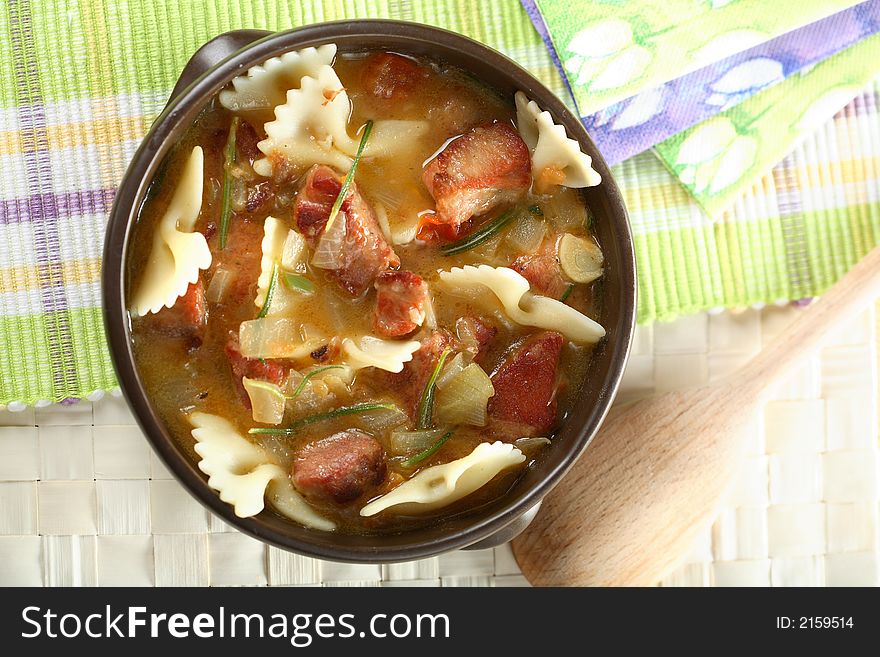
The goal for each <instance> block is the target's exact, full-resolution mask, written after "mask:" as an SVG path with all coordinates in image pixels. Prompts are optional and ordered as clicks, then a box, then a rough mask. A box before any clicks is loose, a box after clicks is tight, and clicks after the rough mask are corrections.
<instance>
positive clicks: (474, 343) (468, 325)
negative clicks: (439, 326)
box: [455, 317, 498, 363]
mask: <svg viewBox="0 0 880 657" xmlns="http://www.w3.org/2000/svg"><path fill="white" fill-rule="evenodd" d="M455 332H456V334H457V335H458V339H459V340H460V341H461V342H462V344H465V345H467V348H468V350H469V351H471V354H472V355H473V357H474V361H476V362H478V363H479V362H480V361H481V360H482V358H483V356H485V355H486V351H488V349H489V345H490V344H492V340H494V339H495V336H496V335H498V329H497V328H495V327H494V326H492V325H491V324H489V323H488V322H487V321H485V320H484V319H482V318H480V317H459V318H458V321H456V322H455Z"/></svg>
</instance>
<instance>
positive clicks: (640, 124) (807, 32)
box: [524, 0, 880, 165]
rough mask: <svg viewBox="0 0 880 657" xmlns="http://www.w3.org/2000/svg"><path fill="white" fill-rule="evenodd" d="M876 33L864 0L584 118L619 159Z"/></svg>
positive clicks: (877, 11)
mask: <svg viewBox="0 0 880 657" xmlns="http://www.w3.org/2000/svg"><path fill="white" fill-rule="evenodd" d="M524 2H525V3H530V2H532V0H524ZM532 6H534V5H532ZM542 25H543V22H542ZM545 29H546V28H545ZM877 32H880V0H870V1H869V2H863V3H862V4H860V5H856V6H855V7H851V8H850V9H846V10H844V11H841V12H839V13H837V14H834V15H832V16H829V17H828V18H824V19H822V20H820V21H816V22H815V23H811V24H809V25H806V26H804V27H802V28H799V29H797V30H794V31H792V32H789V33H788V34H783V35H782V36H780V37H777V38H775V39H772V40H770V41H768V42H766V43H763V44H761V45H759V46H756V47H754V48H750V49H748V50H744V51H743V52H741V53H739V54H737V55H734V56H733V57H728V58H726V59H723V60H721V61H719V62H716V63H714V64H712V65H710V66H707V67H705V68H701V69H699V70H697V71H694V72H693V73H688V74H687V75H684V76H682V77H680V78H677V79H675V80H670V81H669V82H667V83H665V84H662V85H660V86H659V87H655V88H652V89H647V90H645V91H642V92H641V93H639V94H636V95H635V96H632V97H631V98H628V99H626V100H623V101H620V102H619V103H614V104H613V105H610V106H609V107H606V108H605V109H603V110H600V111H599V112H596V113H595V114H592V115H589V116H584V117H583V121H584V125H585V126H586V127H587V130H589V131H590V135H591V136H592V137H593V140H594V141H595V142H596V143H597V144H598V145H599V148H600V150H601V151H602V154H603V155H604V156H605V159H606V160H607V161H608V163H609V164H612V165H613V164H617V163H618V162H622V161H623V160H625V159H626V158H628V157H632V156H633V155H636V154H637V153H641V152H642V151H645V150H647V149H649V148H651V147H652V146H654V145H656V144H659V143H660V142H661V141H663V140H664V139H668V138H669V137H672V136H673V135H674V134H676V133H678V132H681V131H682V130H686V129H687V128H690V127H692V126H694V125H696V124H697V123H699V122H700V121H703V120H705V119H707V118H709V117H711V116H713V115H715V114H717V113H718V112H721V111H724V110H726V109H728V108H730V107H733V106H734V105H736V104H738V103H741V102H742V101H744V100H746V99H747V98H750V97H751V96H753V95H754V94H756V93H758V92H759V91H761V90H762V89H766V88H768V87H771V86H773V85H774V84H778V83H779V82H782V81H783V80H785V79H786V78H789V77H791V76H792V75H794V74H795V73H799V72H801V71H805V70H806V69H808V68H809V67H811V66H813V65H815V64H817V63H818V62H821V61H823V60H825V59H827V58H828V57H831V56H832V55H835V54H837V53H838V52H840V51H842V50H844V49H846V48H847V47H849V46H851V45H853V44H855V43H858V42H859V41H861V40H862V39H864V38H866V37H869V36H871V35H872V34H876V33H877Z"/></svg>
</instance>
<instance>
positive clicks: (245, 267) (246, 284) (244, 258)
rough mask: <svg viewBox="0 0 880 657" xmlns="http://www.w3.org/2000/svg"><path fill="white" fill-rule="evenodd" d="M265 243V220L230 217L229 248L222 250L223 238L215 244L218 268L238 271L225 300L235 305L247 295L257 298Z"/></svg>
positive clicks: (215, 257)
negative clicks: (263, 222)
mask: <svg viewBox="0 0 880 657" xmlns="http://www.w3.org/2000/svg"><path fill="white" fill-rule="evenodd" d="M218 239H219V238H218ZM262 244H263V224H262V222H258V221H245V220H243V219H241V218H240V217H232V219H230V221H229V234H228V235H227V238H226V248H225V249H222V250H221V249H220V244H219V242H215V243H214V244H213V248H212V251H213V253H214V263H215V271H216V270H217V269H226V270H227V271H231V272H233V273H234V274H235V278H234V279H233V280H232V283H231V284H230V287H229V290H228V291H227V293H226V296H225V297H224V303H226V304H228V305H230V306H234V305H239V304H241V303H244V301H245V299H250V300H251V301H253V298H254V296H256V292H257V279H258V278H259V277H260V260H262V258H263V246H262Z"/></svg>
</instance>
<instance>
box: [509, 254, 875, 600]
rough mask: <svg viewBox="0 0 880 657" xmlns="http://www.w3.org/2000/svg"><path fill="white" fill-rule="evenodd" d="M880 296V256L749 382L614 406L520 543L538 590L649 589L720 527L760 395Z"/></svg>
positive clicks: (761, 359) (802, 324)
mask: <svg viewBox="0 0 880 657" xmlns="http://www.w3.org/2000/svg"><path fill="white" fill-rule="evenodd" d="M878 295H880V247H878V248H876V249H874V250H873V251H872V252H871V253H870V254H869V255H868V256H867V257H866V258H865V259H864V260H863V261H862V262H860V263H859V264H858V265H857V266H856V267H855V268H853V269H852V270H851V271H850V272H849V273H848V274H847V275H846V276H844V278H843V279H841V280H840V281H839V282H838V283H837V284H836V285H835V286H834V287H833V288H832V289H831V290H829V291H828V292H827V293H826V294H825V295H824V296H823V297H822V298H821V299H820V300H818V301H817V302H815V304H814V305H813V306H811V307H810V308H808V309H806V310H805V311H804V312H803V314H802V315H800V316H799V317H798V319H797V320H795V322H794V324H792V325H791V326H790V328H789V330H787V331H784V332H783V333H782V334H781V335H780V336H778V337H777V339H776V340H774V341H773V342H772V343H771V344H770V345H768V347H767V348H766V349H765V350H764V351H763V352H762V353H761V354H760V355H759V356H758V357H756V358H755V359H754V360H753V362H752V363H751V364H750V365H748V366H747V367H746V368H745V369H744V370H743V371H742V372H741V373H739V374H735V375H733V376H732V377H728V378H727V379H725V380H723V381H720V382H718V383H715V384H713V385H708V386H703V387H701V388H696V389H693V390H687V391H679V392H673V393H667V394H664V395H657V396H654V397H650V398H648V399H644V400H641V401H638V402H635V403H633V404H630V405H625V406H618V407H615V408H614V409H613V410H612V412H611V413H610V414H609V417H608V419H607V420H606V422H605V424H604V425H603V427H602V428H601V430H600V431H599V433H598V435H597V436H596V438H595V439H594V440H593V442H592V443H591V444H590V446H589V447H588V448H587V451H586V453H585V456H584V457H583V458H581V459H580V460H579V461H578V462H577V463H576V464H575V465H574V467H573V468H572V470H571V472H570V473H568V474H567V475H566V478H565V481H564V482H563V483H562V484H561V485H559V486H558V487H557V488H556V489H554V490H553V491H552V492H551V493H550V494H549V495H548V496H547V497H546V498H545V500H544V502H543V505H542V507H541V510H540V511H539V513H538V516H537V518H535V521H534V522H533V523H532V524H531V525H530V526H529V527H528V528H527V529H526V531H525V532H523V533H522V534H521V535H520V536H519V537H518V538H516V539H515V540H514V542H513V550H514V554H515V555H516V559H517V562H518V563H519V565H520V568H521V569H522V571H523V574H524V575H525V576H526V577H527V578H528V579H529V581H531V582H532V584H535V585H553V586H564V585H580V586H584V585H603V586H609V585H623V586H633V585H653V584H656V583H657V582H658V581H659V580H660V579H662V578H663V576H664V575H666V574H667V573H668V572H669V570H670V569H671V568H673V567H674V566H675V565H676V564H677V563H678V562H679V561H680V560H681V558H682V557H683V556H685V555H686V554H687V551H688V550H689V549H691V546H692V545H693V543H694V540H695V538H696V536H697V535H698V534H699V532H701V531H703V530H704V528H706V527H707V526H708V525H709V524H710V523H711V522H712V520H713V519H714V516H715V513H716V512H717V505H718V502H719V500H720V499H721V498H722V496H723V495H724V493H725V492H726V490H727V488H728V487H729V484H730V483H731V481H732V480H733V477H734V475H735V474H736V472H737V470H738V468H739V463H740V462H741V460H742V457H743V455H744V452H745V445H746V444H747V443H746V441H743V440H742V439H741V434H742V430H743V429H744V428H747V427H748V426H749V422H748V419H749V416H750V415H752V414H753V413H754V412H755V411H756V410H757V409H758V408H760V403H759V402H760V401H761V397H762V393H763V392H764V390H765V389H766V388H767V387H768V386H769V385H770V384H771V383H773V382H774V381H775V380H776V379H777V378H778V377H780V376H781V375H783V374H784V373H785V372H787V371H788V370H789V369H790V367H791V366H792V364H793V363H795V362H796V360H797V358H799V357H800V356H803V355H804V353H805V352H807V351H808V350H809V349H811V348H813V347H815V346H817V344H818V343H819V341H820V339H821V337H822V335H823V334H824V333H825V332H826V331H827V329H829V328H831V327H832V326H841V325H844V326H845V325H846V322H848V321H849V320H851V319H852V317H853V316H854V315H855V314H856V313H857V312H858V311H859V310H861V309H862V308H863V307H864V305H865V304H866V303H867V302H868V301H869V300H870V299H873V298H876V297H877V296H878Z"/></svg>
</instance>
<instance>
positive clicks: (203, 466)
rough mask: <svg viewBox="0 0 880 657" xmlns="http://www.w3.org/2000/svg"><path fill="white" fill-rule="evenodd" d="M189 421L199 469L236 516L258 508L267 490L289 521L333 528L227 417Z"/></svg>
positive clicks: (200, 415)
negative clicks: (191, 426)
mask: <svg viewBox="0 0 880 657" xmlns="http://www.w3.org/2000/svg"><path fill="white" fill-rule="evenodd" d="M189 420H190V423H191V424H192V425H193V427H195V428H194V429H193V430H192V435H193V438H195V439H196V444H195V447H194V449H195V452H196V454H198V455H199V456H200V457H201V460H200V461H199V463H198V466H199V470H201V471H202V472H204V473H205V474H206V475H208V486H210V487H211V488H213V489H214V490H216V491H217V492H218V493H220V499H221V500H223V501H224V502H226V503H227V504H231V505H232V506H233V508H234V510H235V515H237V516H238V517H239V518H248V517H250V516H255V515H257V514H258V513H260V512H261V511H262V510H263V508H264V507H265V498H266V495H267V493H268V496H269V501H270V502H271V503H272V504H273V506H274V507H275V508H276V510H277V511H278V512H279V513H281V514H283V515H285V516H287V517H288V518H290V519H291V520H295V521H296V522H299V523H302V524H303V525H305V526H306V527H313V528H315V529H323V530H325V531H329V530H332V529H334V528H335V525H334V524H333V523H332V522H331V521H329V520H327V519H326V518H324V517H322V516H320V515H318V514H317V513H316V512H315V511H314V510H313V509H312V508H311V507H310V506H309V505H308V504H307V503H306V501H305V500H304V499H303V498H302V496H300V494H299V493H297V492H296V491H295V490H294V489H293V486H292V485H291V484H290V477H288V475H287V472H285V471H284V469H282V468H281V466H279V465H278V464H277V463H275V462H274V461H273V459H272V458H271V456H270V455H269V453H268V452H267V451H266V450H264V449H263V448H261V447H258V446H257V445H254V444H253V443H251V442H250V441H249V440H247V439H246V438H244V437H242V436H241V435H240V434H239V433H238V431H236V430H235V427H233V426H232V424H230V423H229V422H228V421H227V420H225V419H223V418H222V417H218V416H216V415H210V414H209V413H199V412H196V413H193V414H192V415H190V416H189ZM267 487H268V491H267Z"/></svg>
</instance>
